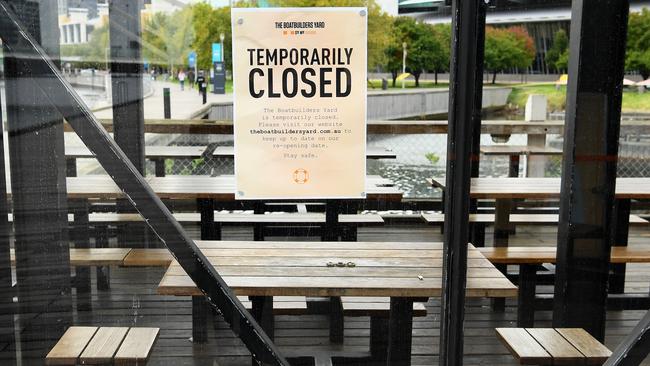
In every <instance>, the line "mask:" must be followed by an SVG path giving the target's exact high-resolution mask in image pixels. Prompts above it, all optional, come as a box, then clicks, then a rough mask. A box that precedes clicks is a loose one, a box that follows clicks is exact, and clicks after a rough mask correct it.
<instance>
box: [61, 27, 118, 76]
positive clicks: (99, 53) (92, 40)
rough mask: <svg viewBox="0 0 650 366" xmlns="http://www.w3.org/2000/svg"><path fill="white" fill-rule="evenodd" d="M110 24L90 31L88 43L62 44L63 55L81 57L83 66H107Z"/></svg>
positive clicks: (101, 67)
mask: <svg viewBox="0 0 650 366" xmlns="http://www.w3.org/2000/svg"><path fill="white" fill-rule="evenodd" d="M108 42H109V38H108V25H103V26H99V27H97V28H95V29H93V31H92V32H91V33H90V35H89V37H88V42H87V43H82V44H74V45H63V46H61V57H63V58H66V57H79V58H80V59H81V67H92V68H97V69H103V68H106V65H107V62H108V60H107V58H106V57H107V53H108Z"/></svg>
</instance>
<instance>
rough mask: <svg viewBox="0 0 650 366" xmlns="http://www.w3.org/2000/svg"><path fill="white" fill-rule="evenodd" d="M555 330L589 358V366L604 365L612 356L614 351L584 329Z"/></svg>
mask: <svg viewBox="0 0 650 366" xmlns="http://www.w3.org/2000/svg"><path fill="white" fill-rule="evenodd" d="M555 330H557V332H558V333H560V334H561V335H562V336H563V337H564V338H565V339H566V340H567V341H569V342H570V343H571V344H572V345H573V346H574V347H575V348H576V349H577V350H578V351H580V352H581V353H582V354H583V355H585V356H586V357H587V360H586V361H587V364H588V365H602V364H603V362H605V360H607V359H608V358H609V357H610V356H611V355H612V351H610V350H609V349H608V348H607V347H605V346H604V345H603V344H602V343H600V342H598V340H596V339H595V338H594V337H592V336H591V334H589V333H587V331H585V330H584V329H582V328H556V329H555Z"/></svg>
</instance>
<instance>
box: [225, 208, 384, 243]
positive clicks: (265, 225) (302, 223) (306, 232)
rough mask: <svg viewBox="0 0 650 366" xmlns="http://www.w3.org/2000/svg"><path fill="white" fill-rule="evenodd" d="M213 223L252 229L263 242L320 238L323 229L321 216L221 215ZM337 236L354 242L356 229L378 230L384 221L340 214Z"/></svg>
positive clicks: (297, 214)
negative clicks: (276, 238) (270, 238)
mask: <svg viewBox="0 0 650 366" xmlns="http://www.w3.org/2000/svg"><path fill="white" fill-rule="evenodd" d="M214 220H215V222H217V223H219V224H221V225H223V224H231V225H253V226H254V238H255V240H257V241H263V240H264V238H265V237H266V236H269V235H275V236H284V235H290V234H291V235H301V236H311V235H315V234H317V233H319V231H320V235H321V237H322V236H323V233H324V230H323V226H324V225H325V224H326V219H325V214H324V213H318V212H314V213H309V212H308V213H286V212H272V213H267V214H251V213H221V212H217V213H215V215H214ZM338 224H339V226H340V230H341V232H340V234H339V235H340V236H341V238H342V239H343V240H347V241H356V240H357V228H358V227H359V226H378V225H383V224H384V219H383V218H382V217H381V216H379V215H373V214H340V215H339V216H338Z"/></svg>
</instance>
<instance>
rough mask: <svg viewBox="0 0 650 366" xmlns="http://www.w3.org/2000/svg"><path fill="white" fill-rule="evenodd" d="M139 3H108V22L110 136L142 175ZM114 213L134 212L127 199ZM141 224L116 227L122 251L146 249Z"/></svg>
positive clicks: (119, 0) (121, 0)
mask: <svg viewBox="0 0 650 366" xmlns="http://www.w3.org/2000/svg"><path fill="white" fill-rule="evenodd" d="M142 7H143V3H142V0H110V1H109V2H108V19H109V27H110V29H109V30H110V49H111V59H110V67H111V88H112V95H113V136H114V138H115V142H117V144H118V145H119V146H120V147H121V148H122V149H123V151H124V153H125V154H126V156H128V157H129V159H130V160H131V162H132V163H133V165H134V166H135V167H136V168H137V169H138V171H139V172H140V173H142V174H144V169H145V153H144V97H143V86H142V77H143V64H142V56H141V46H140V39H141V34H142V28H141V25H140V10H141V9H142ZM117 212H118V213H132V212H135V210H134V208H133V207H132V206H131V203H130V202H129V201H127V200H123V199H120V200H117ZM145 232H146V230H145V228H144V226H143V225H139V224H131V225H125V226H120V227H118V239H119V240H118V245H120V246H123V247H126V248H141V247H143V246H148V245H147V243H146V242H145V238H146V234H145Z"/></svg>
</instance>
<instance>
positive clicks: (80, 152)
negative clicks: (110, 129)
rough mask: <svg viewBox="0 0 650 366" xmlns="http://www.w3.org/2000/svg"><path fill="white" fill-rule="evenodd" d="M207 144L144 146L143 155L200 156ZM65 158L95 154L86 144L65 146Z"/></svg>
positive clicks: (157, 156) (162, 157)
mask: <svg viewBox="0 0 650 366" xmlns="http://www.w3.org/2000/svg"><path fill="white" fill-rule="evenodd" d="M207 148H208V147H207V146H145V147H144V150H145V155H146V157H147V158H150V159H155V158H159V159H167V158H200V157H201V156H202V155H203V153H204V152H205V150H206V149H207ZM65 156H66V157H67V158H93V157H94V156H95V154H94V153H93V152H92V151H90V149H88V148H87V147H86V146H66V147H65Z"/></svg>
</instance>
